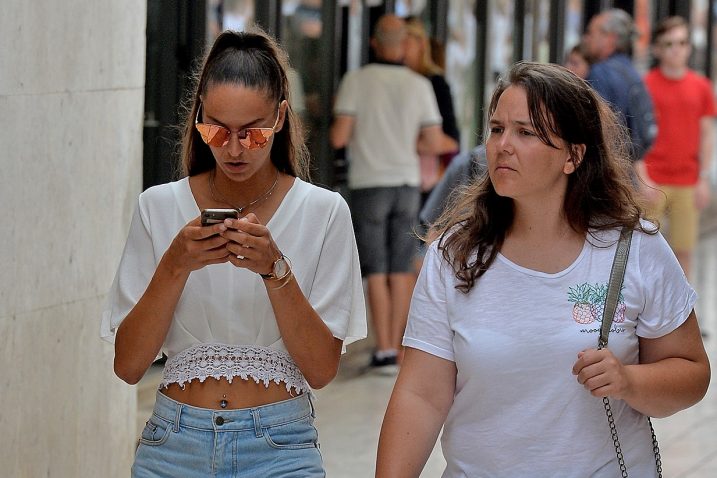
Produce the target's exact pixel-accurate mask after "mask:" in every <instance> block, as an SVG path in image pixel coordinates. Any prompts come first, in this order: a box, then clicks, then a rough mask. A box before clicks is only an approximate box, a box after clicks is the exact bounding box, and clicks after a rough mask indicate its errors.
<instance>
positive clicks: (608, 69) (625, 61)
mask: <svg viewBox="0 0 717 478" xmlns="http://www.w3.org/2000/svg"><path fill="white" fill-rule="evenodd" d="M636 35H637V31H636V30H635V26H634V24H633V21H632V17H631V16H630V15H629V14H628V13H627V12H625V11H624V10H620V9H617V8H613V9H610V10H606V11H604V12H601V13H599V14H597V15H595V16H594V17H592V18H591V19H590V22H589V23H588V27H587V29H586V31H585V35H584V36H583V46H584V51H585V55H586V56H587V58H588V60H589V61H590V63H591V66H590V72H589V74H588V76H587V81H588V83H590V85H591V86H592V87H593V88H595V90H596V91H597V92H598V93H600V96H602V97H603V99H605V100H607V102H608V103H609V104H610V106H612V108H613V109H614V110H615V112H616V113H617V114H618V117H619V118H620V121H621V122H622V124H624V125H625V126H627V128H628V130H629V132H630V140H631V150H630V157H631V159H632V161H633V162H635V165H634V167H635V170H636V172H637V173H638V174H639V173H640V171H641V168H643V167H644V165H643V164H642V162H641V161H642V158H643V156H644V155H645V152H646V151H647V150H648V149H650V146H651V145H652V143H653V141H654V139H655V135H656V133H657V127H656V124H655V116H654V110H653V106H652V100H651V99H650V95H649V93H648V92H647V89H646V87H645V84H644V82H643V81H642V78H640V74H639V73H638V72H637V70H636V69H635V67H634V66H633V64H632V61H631V60H630V56H629V55H630V53H631V51H632V42H633V38H634V37H635V36H636Z"/></svg>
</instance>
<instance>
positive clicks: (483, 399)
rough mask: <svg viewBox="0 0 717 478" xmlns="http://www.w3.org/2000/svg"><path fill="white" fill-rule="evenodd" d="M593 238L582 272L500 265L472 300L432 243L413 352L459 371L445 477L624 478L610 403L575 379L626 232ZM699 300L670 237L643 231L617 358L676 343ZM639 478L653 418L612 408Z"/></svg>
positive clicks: (617, 405) (646, 468) (647, 462)
mask: <svg viewBox="0 0 717 478" xmlns="http://www.w3.org/2000/svg"><path fill="white" fill-rule="evenodd" d="M598 235H599V237H600V238H601V240H600V241H597V240H596V239H595V238H592V237H590V236H588V238H589V239H588V240H586V242H585V245H584V247H583V250H582V252H581V253H580V255H579V257H578V258H577V259H576V260H575V262H574V263H573V264H572V265H570V266H569V267H568V268H566V269H565V270H563V271H562V272H559V273H556V274H546V273H543V272H537V271H533V270H529V269H526V268H524V267H521V266H519V265H517V264H515V263H513V262H511V261H509V260H508V259H507V258H505V257H504V256H502V255H500V254H499V255H498V256H497V258H496V260H495V262H494V263H493V264H492V265H491V267H490V268H489V269H488V271H487V272H486V273H485V275H483V276H482V277H481V278H480V279H478V281H477V282H476V285H475V286H474V287H473V289H472V290H471V291H470V292H469V293H468V294H464V293H462V292H460V291H459V290H457V289H455V285H456V284H457V281H456V278H455V275H454V273H453V270H452V268H451V267H450V266H449V265H448V263H447V262H445V261H444V259H443V253H442V251H440V250H438V249H437V242H434V243H433V244H432V245H431V246H430V248H429V251H428V254H427V255H426V259H425V262H424V265H423V269H422V270H421V274H420V277H419V279H418V284H417V286H416V289H415V292H414V295H413V299H412V302H411V310H410V315H409V319H408V326H407V328H406V334H405V336H404V339H403V343H404V345H406V346H408V347H413V348H416V349H419V350H423V351H425V352H427V353H430V354H433V355H436V356H438V357H441V358H444V359H446V360H450V361H453V362H455V363H456V367H457V370H458V375H457V379H456V391H455V397H454V402H453V405H452V406H451V409H450V412H449V413H448V417H447V419H446V422H445V425H444V430H443V435H442V439H441V443H442V448H443V453H444V455H445V457H446V461H447V464H448V465H447V468H446V470H445V472H444V474H443V476H444V477H471V478H473V477H476V478H477V477H547V476H550V477H553V476H559V477H576V478H578V477H580V478H584V477H588V476H590V477H606V478H607V477H610V478H612V477H614V476H618V475H619V468H618V464H617V459H616V457H615V450H614V447H613V444H612V440H611V438H610V431H609V428H608V424H607V418H606V417H605V410H604V408H603V404H602V399H600V398H596V397H593V396H591V395H590V393H589V392H588V391H587V390H585V388H584V387H583V386H582V385H580V384H579V383H578V382H577V379H576V377H575V376H574V375H572V371H571V370H572V367H573V364H574V363H575V361H576V360H577V354H578V352H580V351H582V350H584V349H587V348H596V345H597V340H598V336H599V329H600V321H599V319H598V320H595V319H594V317H600V318H601V316H602V308H601V306H600V300H599V296H600V295H601V292H602V291H604V289H605V288H606V286H607V283H608V278H609V276H610V268H611V266H612V261H613V257H614V254H615V244H616V241H617V238H618V232H617V231H607V232H601V233H598ZM695 301H696V294H695V291H694V290H693V289H692V287H690V285H689V284H688V283H687V280H686V278H685V276H684V274H683V272H682V269H681V268H680V265H679V263H678V262H677V260H676V259H675V256H674V254H673V253H672V251H671V250H670V248H669V246H668V245H667V243H666V242H665V240H664V238H663V237H662V235H660V234H656V235H648V234H645V233H642V232H638V231H635V233H634V234H633V239H632V247H631V250H630V255H629V259H628V264H627V271H626V274H625V281H624V286H623V290H622V296H621V298H620V301H619V305H618V308H617V311H616V315H615V319H614V323H613V326H612V328H611V332H610V337H609V348H610V350H612V352H613V353H614V354H615V355H616V356H617V357H618V358H619V359H620V360H621V361H622V362H623V363H625V364H637V363H638V357H639V351H638V337H644V338H657V337H661V336H664V335H666V334H669V333H670V332H672V331H673V330H675V329H676V328H677V327H679V326H680V325H681V324H682V323H683V322H684V321H685V320H686V319H687V317H688V316H689V314H690V312H691V311H692V308H693V306H694V304H695ZM611 405H612V411H613V413H614V416H615V423H616V425H617V432H618V434H619V437H620V441H621V444H622V451H623V454H624V456H625V463H626V465H627V469H628V473H629V474H630V476H639V477H641V478H643V477H651V476H656V471H655V460H654V455H653V452H652V440H651V436H650V430H649V427H648V424H647V420H646V419H645V417H644V416H643V415H641V414H639V413H638V412H636V411H635V410H633V409H632V408H630V407H629V406H628V405H627V404H626V403H625V402H624V401H621V400H611Z"/></svg>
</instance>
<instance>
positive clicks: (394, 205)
mask: <svg viewBox="0 0 717 478" xmlns="http://www.w3.org/2000/svg"><path fill="white" fill-rule="evenodd" d="M420 202H421V193H420V192H419V190H418V188H417V187H412V186H396V187H380V188H365V189H352V190H351V216H352V217H353V222H354V231H355V233H356V247H357V248H358V253H359V262H360V263H361V275H362V276H364V277H365V276H368V275H371V274H392V273H405V272H412V271H413V258H414V257H415V254H416V250H417V247H418V243H419V241H418V237H417V236H416V232H417V231H416V228H417V225H418V209H419V206H420Z"/></svg>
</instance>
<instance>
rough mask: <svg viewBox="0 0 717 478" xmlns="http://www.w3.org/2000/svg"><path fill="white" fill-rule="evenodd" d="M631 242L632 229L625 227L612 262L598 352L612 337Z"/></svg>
mask: <svg viewBox="0 0 717 478" xmlns="http://www.w3.org/2000/svg"><path fill="white" fill-rule="evenodd" d="M630 242H632V229H631V228H627V227H625V228H623V229H622V231H620V240H619V241H618V243H617V249H616V250H615V258H614V259H613V261H612V269H611V270H610V281H609V282H608V288H607V298H606V299H605V308H604V309H603V312H602V326H601V327H600V338H599V339H598V350H599V349H604V348H605V347H607V339H608V336H609V335H610V327H612V319H613V318H614V317H615V310H616V309H617V302H618V299H619V298H620V291H621V290H622V282H623V281H624V280H625V269H626V268H627V257H628V256H629V255H630Z"/></svg>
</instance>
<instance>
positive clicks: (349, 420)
mask: <svg viewBox="0 0 717 478" xmlns="http://www.w3.org/2000/svg"><path fill="white" fill-rule="evenodd" d="M695 263H696V274H695V281H694V282H695V287H696V289H697V291H698V292H699V294H700V299H699V301H698V303H697V307H696V310H697V314H698V317H699V321H700V324H701V327H702V329H703V330H704V331H706V332H707V333H708V335H709V336H708V338H706V339H705V345H706V347H707V350H708V353H709V355H710V360H711V363H712V366H713V367H712V368H713V373H712V378H713V380H712V382H713V384H712V386H711V388H710V390H709V391H708V393H707V396H706V397H705V398H704V400H702V401H701V402H700V403H699V404H698V405H696V406H694V407H692V408H690V409H688V410H685V411H683V412H681V413H679V414H677V415H675V416H673V417H670V418H665V419H660V420H653V424H654V426H655V430H656V432H657V436H658V439H659V442H660V447H661V451H662V462H663V470H664V473H663V475H664V476H665V477H666V478H667V477H670V478H673V477H674V478H680V477H684V478H714V477H717V384H716V383H715V382H717V379H715V375H716V373H715V372H714V370H715V369H717V227H714V228H712V229H711V231H710V232H708V233H707V234H706V235H703V237H702V239H701V243H700V247H699V251H698V257H697V260H696V261H695ZM368 360H369V356H368V352H367V351H366V348H365V347H364V348H363V350H360V349H359V350H356V351H353V350H352V351H351V352H350V353H349V354H347V355H346V356H345V357H344V359H343V361H342V364H341V370H340V372H339V376H338V377H337V378H336V380H334V381H333V382H332V383H331V384H330V385H329V386H327V387H326V388H324V389H322V390H318V391H317V392H316V396H317V401H316V409H317V421H316V425H317V428H318V429H319V434H320V435H319V436H320V441H321V453H322V455H323V458H324V463H325V466H326V471H327V476H329V477H340V478H353V477H362V478H363V477H370V476H373V473H374V464H375V459H376V447H377V444H378V435H379V431H380V428H381V421H382V419H383V414H384V411H385V410H386V405H387V403H388V399H389V396H390V394H391V389H392V387H393V382H394V379H395V378H394V377H386V376H381V375H377V374H375V373H371V372H367V371H366V369H365V365H366V364H367V363H368ZM159 373H161V372H159V370H155V371H154V372H153V373H151V374H149V375H148V376H147V377H146V378H145V379H143V382H142V383H141V384H140V389H139V416H138V427H140V426H142V425H143V424H144V422H145V421H146V420H147V418H148V416H149V414H150V413H151V410H152V404H153V400H154V390H155V389H156V383H157V382H158V380H159ZM417 419H420V418H419V417H417ZM606 427H607V425H606ZM138 433H139V432H138ZM606 433H607V429H606ZM444 465H445V463H444V461H443V457H442V456H441V453H440V449H439V446H438V445H437V446H436V448H435V449H434V451H433V454H432V455H431V457H430V459H429V461H428V463H427V465H426V468H425V469H424V472H423V474H422V475H421V476H423V477H439V476H440V475H441V473H442V471H443V467H444Z"/></svg>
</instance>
